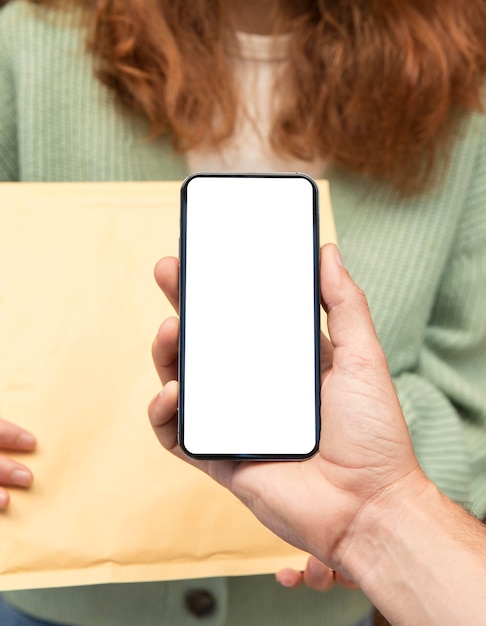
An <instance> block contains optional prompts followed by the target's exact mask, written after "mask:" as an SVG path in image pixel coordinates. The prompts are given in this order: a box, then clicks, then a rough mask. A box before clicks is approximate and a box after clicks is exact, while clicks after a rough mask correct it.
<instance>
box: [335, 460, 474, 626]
mask: <svg viewBox="0 0 486 626" xmlns="http://www.w3.org/2000/svg"><path fill="white" fill-rule="evenodd" d="M484 540H485V533H484V528H483V527H482V525H481V524H480V523H479V522H478V521H477V520H475V519H473V518H472V517H471V516H470V515H469V514H468V513H467V512H465V511H464V510H463V509H461V508H460V507H459V506H457V505H456V504H454V503H453V502H452V501H450V500H449V499H448V498H446V497H445V496H444V495H443V494H442V493H441V492H440V491H439V490H438V489H437V487H435V485H434V484H433V483H432V482H431V481H429V480H428V479H427V478H426V476H425V475H424V474H423V472H422V471H421V469H420V468H419V467H417V471H414V472H412V473H411V474H410V475H409V476H407V477H406V478H405V479H403V480H402V481H400V482H399V483H397V484H396V485H393V486H391V487H389V488H387V490H386V491H384V492H383V493H381V494H380V495H379V496H377V497H376V498H374V499H373V500H371V501H369V502H367V503H366V504H365V505H364V506H363V507H362V508H361V510H360V512H359V513H358V515H357V516H356V517H355V519H354V521H353V523H352V524H351V525H350V527H349V529H348V532H347V533H346V535H345V537H344V538H343V540H342V541H341V542H340V545H339V547H338V549H337V551H336V554H335V559H336V565H335V567H336V568H337V569H341V570H342V571H343V572H345V573H346V574H347V575H349V576H351V577H352V579H353V580H355V581H356V582H357V583H358V584H359V585H360V587H361V588H362V590H363V591H364V592H365V593H366V595H367V596H368V597H369V598H370V600H371V601H372V602H373V603H374V604H375V606H377V607H378V608H379V609H380V611H381V612H382V613H383V614H384V615H385V617H387V619H388V620H389V621H390V622H392V623H394V624H397V625H398V624H411V623H414V624H415V623H417V624H421V625H423V626H426V625H428V624H437V623H440V624H443V625H444V626H446V625H447V626H449V625H451V626H452V625H454V626H455V624H458V623H468V624H480V623H481V621H482V620H483V619H484V611H483V612H482V613H481V607H482V608H483V609H484V608H485V606H484V605H485V600H484V586H483V581H484V580H485V579H486V556H485V551H484ZM466 597H468V598H474V599H475V600H474V601H473V602H467V603H466V605H464V603H463V602H462V601H461V600H460V599H461V598H466Z"/></svg>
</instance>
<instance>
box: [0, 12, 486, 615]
mask: <svg viewBox="0 0 486 626" xmlns="http://www.w3.org/2000/svg"><path fill="white" fill-rule="evenodd" d="M84 37H85V34H84V31H83V28H82V27H81V26H80V25H79V24H78V20H77V18H76V16H74V15H71V14H68V13H66V12H62V11H53V10H51V11H49V10H46V9H41V8H37V7H34V6H33V5H30V4H27V3H25V2H23V1H18V2H13V3H11V4H9V5H7V6H6V7H5V8H3V9H2V10H1V11H0V180H8V181H16V180H18V181H106V180H120V181H127V180H163V179H176V180H177V179H182V178H183V177H184V176H185V175H186V174H187V167H186V164H185V161H184V159H183V158H182V157H181V156H178V155H176V154H175V153H174V152H173V150H172V149H171V147H170V145H169V144H168V143H167V142H166V141H164V140H158V141H154V142H149V141H147V139H146V136H147V132H148V129H147V127H146V125H145V122H144V121H143V120H140V119H137V118H134V117H130V116H127V115H125V114H124V113H122V112H121V111H120V110H119V109H118V107H117V105H116V104H115V103H114V101H113V97H112V94H111V93H110V92H109V91H108V90H107V89H106V88H105V87H103V86H102V85H101V84H100V82H99V81H98V80H97V79H96V78H95V77H94V72H93V59H92V58H91V57H90V55H89V54H87V53H86V51H85V46H84ZM323 175H324V176H325V177H326V178H328V179H329V180H330V183H331V195H332V202H333V207H334V212H335V218H336V224H337V230H338V238H339V242H340V248H341V251H342V254H343V257H344V260H345V263H346V265H347V267H348V268H349V270H350V272H351V274H352V275H353V277H354V279H355V280H356V281H357V282H358V283H359V284H360V286H361V287H362V288H363V289H364V290H365V292H366V293H367V296H368V300H369V304H370V307H371V311H372V314H373V318H374V321H375V325H376V327H377V331H378V335H379V337H380V340H381V342H382V345H383V347H384V349H385V351H386V354H387V357H388V360H389V366H390V370H391V373H392V375H393V377H394V381H395V384H396V387H397V390H398V393H399V396H400V400H401V403H402V406H403V409H404V412H405V416H406V419H407V421H408V424H409V427H410V431H411V434H412V438H413V442H414V446H415V450H416V453H417V455H418V458H419V460H420V462H421V464H422V465H423V467H424V469H425V471H426V472H427V473H428V475H429V476H430V477H431V478H432V479H433V480H434V481H435V482H436V483H437V484H438V485H439V487H440V488H441V489H442V490H443V491H444V492H445V493H447V494H448V495H449V496H451V497H452V498H453V499H455V500H456V501H458V502H461V503H464V504H466V505H467V506H469V507H470V508H472V510H473V511H474V512H475V513H477V514H480V515H483V514H484V513H485V512H486V314H485V307H486V206H485V205H486V124H485V118H484V117H483V116H480V115H471V116H469V117H468V118H467V119H465V120H464V122H463V124H462V127H461V132H460V134H459V135H458V137H457V141H456V143H455V146H454V150H453V154H452V155H451V161H450V167H449V169H448V171H447V175H446V176H445V177H444V179H443V180H442V181H441V183H440V184H439V185H437V186H436V187H434V188H433V189H431V190H429V191H428V192H426V193H424V194H422V195H420V196H415V197H412V198H407V199H404V198H400V197H398V196H397V194H396V193H394V192H393V190H391V189H390V188H388V187H387V186H385V185H383V184H378V183H372V182H369V181H366V180H363V179H361V178H359V177H357V176H354V175H350V174H348V173H346V172H344V171H340V170H337V169H334V168H328V169H327V171H326V172H324V173H323ZM53 453H54V454H55V451H53ZM3 540H5V538H3ZM194 587H197V588H201V587H203V588H208V589H209V590H211V591H212V593H213V595H214V596H215V597H216V599H217V606H216V610H215V611H214V613H213V615H211V616H209V617H207V618H205V619H204V622H205V623H206V624H208V625H211V626H212V625H213V624H226V625H228V626H239V625H240V624H241V625H243V624H247V623H249V622H253V623H254V624H259V625H261V624H263V625H265V626H269V625H271V624H275V625H278V626H286V625H287V624H288V625H289V626H290V625H292V626H295V624H298V625H299V626H310V625H314V624H315V625H317V624H330V625H332V626H350V624H352V623H354V622H355V621H356V620H357V619H359V618H360V617H361V616H363V615H364V613H365V612H366V610H367V607H368V604H367V601H366V599H365V598H364V596H363V595H362V594H361V592H351V591H345V590H342V589H335V590H333V591H332V592H330V593H327V594H318V593H314V592H311V591H310V590H308V589H305V588H301V589H298V590H293V591H289V590H285V589H282V588H280V587H279V586H278V585H277V584H276V583H275V582H274V581H273V580H272V578H271V577H261V576H256V577H247V578H231V579H228V580H220V579H217V580H209V581H198V582H194V581H182V582H181V581H175V582H173V583H150V584H135V585H106V586H99V587H83V588H73V589H56V590H37V591H22V592H12V593H9V594H5V597H6V598H7V599H8V600H9V601H10V602H12V603H13V604H15V605H17V606H19V607H20V608H22V609H23V610H25V611H27V612H31V613H33V614H34V615H36V616H39V617H43V618H45V619H52V620H57V621H59V622H63V623H68V624H75V625H80V626H88V625H89V626H115V625H116V626H133V625H134V624H136V625H137V626H144V625H149V624H150V625H151V624H167V625H170V626H179V625H182V624H193V623H194V624H195V623H197V622H199V621H200V620H198V619H197V618H195V617H193V616H191V615H190V614H188V613H187V610H186V608H185V603H184V597H185V594H186V592H187V590H188V589H191V588H194Z"/></svg>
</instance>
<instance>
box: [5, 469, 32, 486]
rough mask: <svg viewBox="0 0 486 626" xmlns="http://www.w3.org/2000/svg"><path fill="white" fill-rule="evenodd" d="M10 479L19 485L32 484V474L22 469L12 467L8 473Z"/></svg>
mask: <svg viewBox="0 0 486 626" xmlns="http://www.w3.org/2000/svg"><path fill="white" fill-rule="evenodd" d="M10 480H11V481H12V483H15V484H16V485H18V486H19V487H30V485H31V484H32V474H31V473H30V472H28V471H27V470H24V469H14V470H13V472H11V473H10Z"/></svg>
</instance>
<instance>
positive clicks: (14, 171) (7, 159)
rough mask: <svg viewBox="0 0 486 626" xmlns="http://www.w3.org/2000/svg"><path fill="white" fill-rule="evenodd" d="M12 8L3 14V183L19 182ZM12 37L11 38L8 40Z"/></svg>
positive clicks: (0, 107) (0, 136)
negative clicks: (12, 63) (12, 54)
mask: <svg viewBox="0 0 486 626" xmlns="http://www.w3.org/2000/svg"><path fill="white" fill-rule="evenodd" d="M12 18H13V15H12V14H11V11H10V7H9V6H7V7H5V8H2V9H1V12H0V181H14V180H18V157H17V123H16V103H15V90H14V76H13V72H12V67H11V49H12V28H11V24H12ZM9 34H10V37H9Z"/></svg>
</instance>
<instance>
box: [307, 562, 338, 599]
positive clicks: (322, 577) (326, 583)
mask: <svg viewBox="0 0 486 626" xmlns="http://www.w3.org/2000/svg"><path fill="white" fill-rule="evenodd" d="M304 582H305V584H306V585H307V586H308V587H309V588H310V589H313V590H314V591H329V589H332V588H333V587H334V571H333V570H332V569H331V568H330V567H328V566H327V565H324V563H322V562H321V561H319V560H318V559H316V558H315V557H313V556H310V557H309V560H308V561H307V565H306V567H305V570H304Z"/></svg>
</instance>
